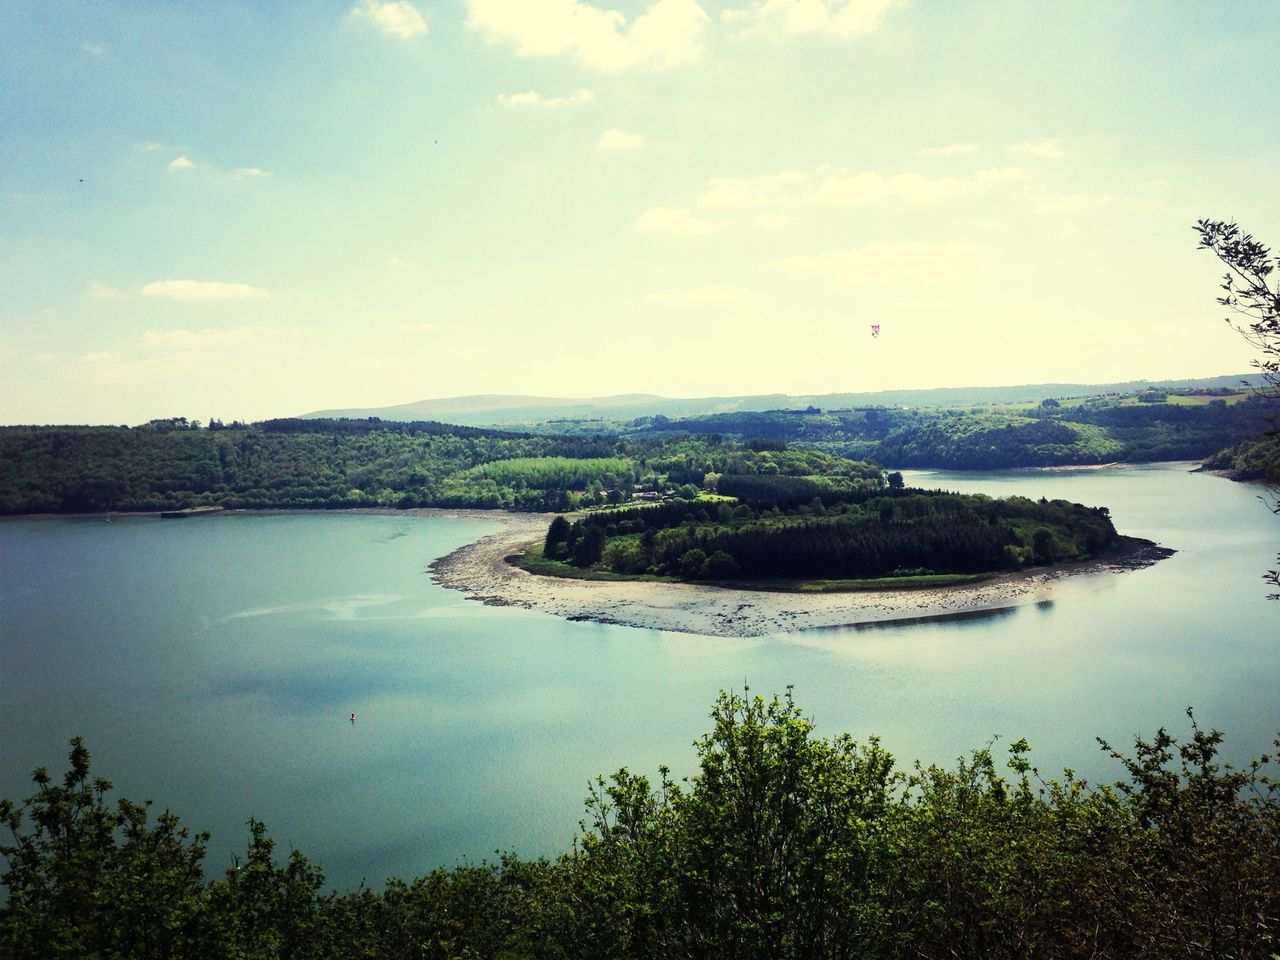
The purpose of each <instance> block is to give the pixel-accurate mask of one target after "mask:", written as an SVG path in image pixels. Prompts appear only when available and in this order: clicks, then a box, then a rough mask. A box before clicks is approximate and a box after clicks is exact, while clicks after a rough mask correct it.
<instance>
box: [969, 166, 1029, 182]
mask: <svg viewBox="0 0 1280 960" xmlns="http://www.w3.org/2000/svg"><path fill="white" fill-rule="evenodd" d="M1033 176H1034V174H1033V173H1032V172H1031V171H1030V170H1028V169H1027V168H1026V167H988V168H987V169H985V170H978V171H976V172H975V173H974V175H973V179H974V181H975V182H976V183H978V184H982V185H990V184H996V183H1020V182H1021V181H1023V180H1029V179H1031V177H1033Z"/></svg>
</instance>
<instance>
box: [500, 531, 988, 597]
mask: <svg viewBox="0 0 1280 960" xmlns="http://www.w3.org/2000/svg"><path fill="white" fill-rule="evenodd" d="M507 562H508V563H511V564H513V565H514V566H517V567H519V568H520V569H522V570H527V571H528V572H529V573H534V574H537V575H539V576H543V577H563V578H565V579H568V580H603V581H612V582H615V583H620V582H639V583H697V584H701V585H703V586H710V587H731V588H734V589H737V590H762V591H771V592H775V593H852V592H855V591H872V590H924V589H927V588H929V587H954V586H959V585H961V584H966V583H981V582H982V581H984V580H990V579H991V578H992V577H993V576H995V574H993V573H939V574H929V575H926V576H911V577H878V578H875V579H870V580H681V579H680V578H679V577H670V576H664V575H660V574H656V573H614V572H613V571H611V570H584V569H583V568H582V567H575V566H572V565H571V564H568V563H565V562H563V561H561V560H548V559H547V558H546V557H544V556H543V555H542V544H540V543H534V544H530V545H529V546H528V547H527V548H526V549H525V551H524V552H523V553H518V554H513V555H512V556H510V557H507Z"/></svg>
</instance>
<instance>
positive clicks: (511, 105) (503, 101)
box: [498, 89, 596, 110]
mask: <svg viewBox="0 0 1280 960" xmlns="http://www.w3.org/2000/svg"><path fill="white" fill-rule="evenodd" d="M595 99H596V95H595V94H594V93H592V92H591V91H590V90H586V89H582V90H579V91H578V92H577V93H573V94H570V95H569V96H567V97H544V96H543V95H542V94H540V93H538V92H537V91H536V90H527V91H525V92H524V93H500V94H498V106H500V107H507V108H508V109H510V110H519V109H528V108H532V109H535V110H559V109H560V108H561V107H577V106H581V105H582V104H585V103H594V102H595Z"/></svg>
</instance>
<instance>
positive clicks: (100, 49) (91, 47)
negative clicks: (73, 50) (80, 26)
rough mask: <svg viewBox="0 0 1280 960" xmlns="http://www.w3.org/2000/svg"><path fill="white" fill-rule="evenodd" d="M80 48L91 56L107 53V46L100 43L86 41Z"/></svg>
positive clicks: (102, 55)
mask: <svg viewBox="0 0 1280 960" xmlns="http://www.w3.org/2000/svg"><path fill="white" fill-rule="evenodd" d="M82 49H83V50H84V52H85V53H87V54H89V56H91V57H105V56H106V55H107V48H106V47H104V46H103V45H102V44H100V43H86V44H83V45H82Z"/></svg>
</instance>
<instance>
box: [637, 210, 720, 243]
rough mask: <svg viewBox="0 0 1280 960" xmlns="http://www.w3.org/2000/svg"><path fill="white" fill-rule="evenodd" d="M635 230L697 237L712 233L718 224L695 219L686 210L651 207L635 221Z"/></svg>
mask: <svg viewBox="0 0 1280 960" xmlns="http://www.w3.org/2000/svg"><path fill="white" fill-rule="evenodd" d="M636 229H637V230H644V231H645V232H647V233H674V234H681V235H684V236H699V235H702V234H707V233H714V232H715V231H716V230H719V229H720V224H718V223H712V222H711V221H710V220H703V219H702V218H701V217H695V216H694V215H693V214H691V213H690V212H689V211H688V210H680V209H676V208H674V207H653V208H652V209H650V210H646V211H645V212H644V213H642V214H641V215H640V218H639V219H638V220H637V221H636Z"/></svg>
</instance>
